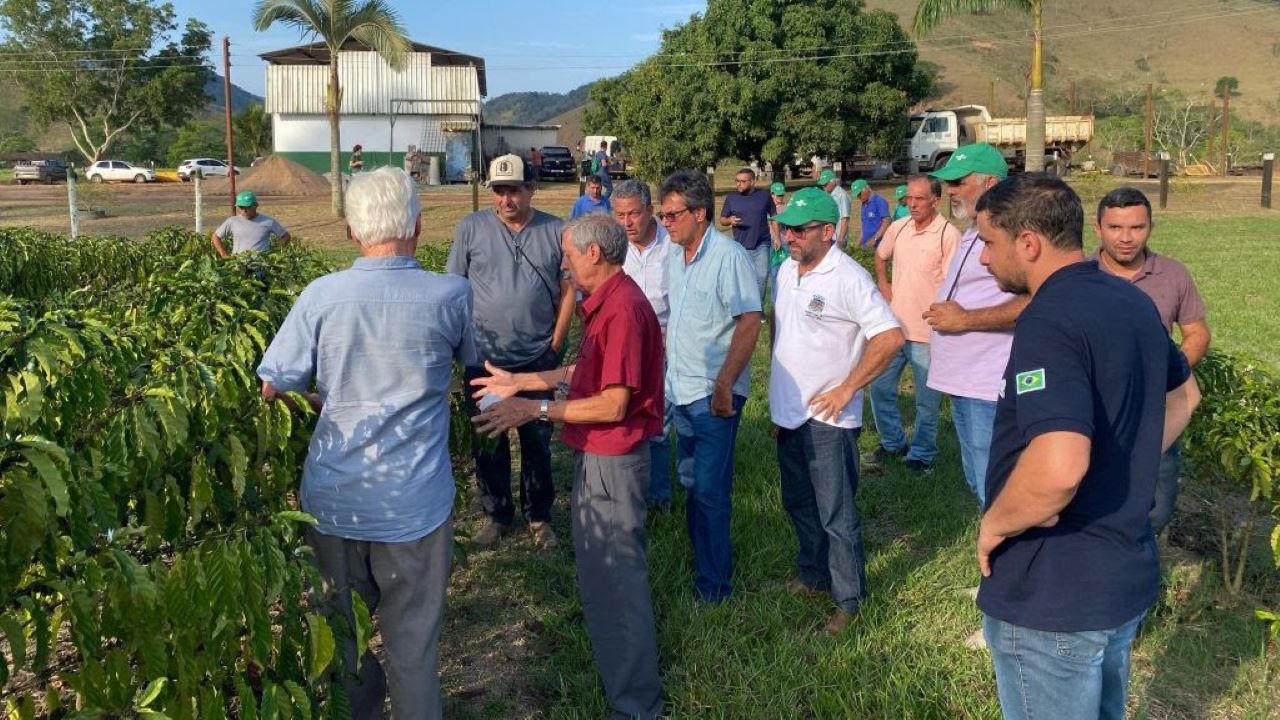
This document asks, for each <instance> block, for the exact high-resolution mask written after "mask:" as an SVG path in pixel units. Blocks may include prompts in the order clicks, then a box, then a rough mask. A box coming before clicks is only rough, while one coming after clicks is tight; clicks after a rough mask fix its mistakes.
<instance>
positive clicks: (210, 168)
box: [178, 158, 240, 182]
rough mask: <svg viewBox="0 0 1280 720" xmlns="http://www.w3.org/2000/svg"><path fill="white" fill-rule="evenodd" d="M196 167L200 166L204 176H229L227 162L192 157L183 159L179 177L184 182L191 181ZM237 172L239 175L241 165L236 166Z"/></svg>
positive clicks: (179, 167)
mask: <svg viewBox="0 0 1280 720" xmlns="http://www.w3.org/2000/svg"><path fill="white" fill-rule="evenodd" d="M196 168H200V174H201V175H203V176H204V177H214V176H221V177H226V176H227V164H226V163H224V162H222V161H221V160H215V159H213V158H192V159H190V160H183V161H182V164H181V165H179V166H178V179H179V180H181V181H182V182H189V181H190V180H191V175H192V173H194V172H195V171H196ZM235 173H236V174H237V175H239V174H240V168H239V167H237V168H235Z"/></svg>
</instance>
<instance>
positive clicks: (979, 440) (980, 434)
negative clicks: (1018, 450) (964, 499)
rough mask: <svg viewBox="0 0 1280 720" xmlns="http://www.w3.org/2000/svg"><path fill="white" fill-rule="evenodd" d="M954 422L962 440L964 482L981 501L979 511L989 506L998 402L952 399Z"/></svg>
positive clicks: (957, 435)
mask: <svg viewBox="0 0 1280 720" xmlns="http://www.w3.org/2000/svg"><path fill="white" fill-rule="evenodd" d="M951 419H952V421H954V423H955V426H956V437H957V438H958V439H959V440H960V464H961V465H963V466H964V479H965V481H966V482H968V483H969V489H970V490H972V491H973V494H974V495H975V496H977V498H978V507H979V508H985V507H986V506H987V456H988V455H989V454H990V453H991V428H992V427H994V426H995V422H996V401H995V400H982V399H979V398H967V397H960V396H959V395H952V396H951Z"/></svg>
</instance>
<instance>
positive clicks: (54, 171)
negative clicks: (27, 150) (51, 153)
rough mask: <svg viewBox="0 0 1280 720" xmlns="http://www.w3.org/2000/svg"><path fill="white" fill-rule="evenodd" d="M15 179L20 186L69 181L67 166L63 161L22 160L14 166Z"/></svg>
mask: <svg viewBox="0 0 1280 720" xmlns="http://www.w3.org/2000/svg"><path fill="white" fill-rule="evenodd" d="M13 179H14V180H17V181H18V184H19V185H26V184H27V183H44V184H45V185H52V184H53V183H55V182H57V181H59V180H61V181H64V182H65V181H66V179H67V166H66V165H64V164H63V163H62V161H61V160H20V161H18V164H17V165H14V166H13Z"/></svg>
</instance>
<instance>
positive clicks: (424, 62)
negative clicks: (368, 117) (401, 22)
mask: <svg viewBox="0 0 1280 720" xmlns="http://www.w3.org/2000/svg"><path fill="white" fill-rule="evenodd" d="M435 60H436V56H435V55H430V54H428V53H417V52H415V53H412V54H410V55H409V57H408V60H407V62H406V64H405V68H404V70H402V71H400V72H396V71H394V70H392V69H391V67H390V66H388V65H387V64H386V62H384V61H383V60H382V58H380V57H378V55H377V53H373V52H367V51H346V50H344V51H343V52H341V53H339V54H338V81H339V83H341V85H342V112H344V113H352V114H386V113H390V112H392V110H393V107H392V103H393V101H396V107H395V108H394V110H395V111H396V112H399V113H406V114H410V113H412V114H428V115H471V114H475V113H476V112H478V111H479V102H480V97H481V90H480V84H479V71H478V69H477V68H475V67H470V66H456V65H446V66H437V65H435V64H434V61H435ZM328 84H329V66H328V65H327V64H323V65H316V64H299V63H294V64H287V63H282V64H271V65H268V66H267V83H266V90H267V93H266V94H267V97H266V111H267V112H268V113H302V114H320V113H323V112H324V98H325V93H326V90H327V88H328Z"/></svg>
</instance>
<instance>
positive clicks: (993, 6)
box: [912, 0, 1045, 172]
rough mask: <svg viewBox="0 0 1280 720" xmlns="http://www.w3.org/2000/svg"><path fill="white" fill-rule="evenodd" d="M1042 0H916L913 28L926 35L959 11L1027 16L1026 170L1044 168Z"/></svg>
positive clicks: (921, 34)
mask: <svg viewBox="0 0 1280 720" xmlns="http://www.w3.org/2000/svg"><path fill="white" fill-rule="evenodd" d="M1043 6H1044V0H920V5H919V6H918V7H917V8H916V16H915V20H914V22H913V27H912V29H913V31H914V32H915V33H916V35H918V36H924V35H927V34H928V33H929V32H930V31H931V30H933V29H934V28H935V27H937V26H938V24H939V23H941V22H942V21H943V20H945V19H946V18H948V17H950V16H952V15H958V14H961V13H986V12H991V11H994V10H1017V11H1019V12H1025V13H1027V14H1028V15H1030V16H1031V71H1030V73H1029V77H1028V80H1029V83H1028V85H1029V89H1028V91H1027V170H1028V171H1030V172H1038V171H1040V170H1043V169H1044V125H1045V110H1044V43H1043V38H1042V35H1043V29H1044V24H1043V22H1042V17H1041V16H1042V12H1043V9H1044V8H1043Z"/></svg>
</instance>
